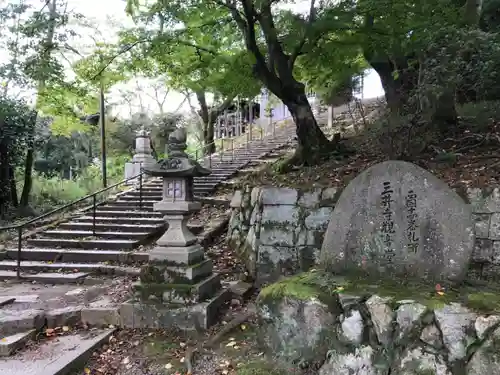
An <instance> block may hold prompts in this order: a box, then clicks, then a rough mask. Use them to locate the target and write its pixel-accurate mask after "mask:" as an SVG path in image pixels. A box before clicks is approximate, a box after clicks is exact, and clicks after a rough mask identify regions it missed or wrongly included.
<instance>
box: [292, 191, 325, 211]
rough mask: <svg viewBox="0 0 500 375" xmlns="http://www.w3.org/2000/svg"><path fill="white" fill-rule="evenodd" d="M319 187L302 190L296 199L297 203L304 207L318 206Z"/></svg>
mask: <svg viewBox="0 0 500 375" xmlns="http://www.w3.org/2000/svg"><path fill="white" fill-rule="evenodd" d="M320 195H321V189H315V190H312V191H307V192H303V193H302V194H301V195H300V197H299V200H298V203H297V204H298V205H299V206H300V207H304V208H315V207H318V206H319V199H320Z"/></svg>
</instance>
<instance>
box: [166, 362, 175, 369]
mask: <svg viewBox="0 0 500 375" xmlns="http://www.w3.org/2000/svg"><path fill="white" fill-rule="evenodd" d="M172 367H174V366H172V364H171V363H167V364H166V365H165V368H166V369H167V370H170V369H171V368H172Z"/></svg>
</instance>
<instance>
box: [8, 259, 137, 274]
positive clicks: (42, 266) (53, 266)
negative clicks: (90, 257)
mask: <svg viewBox="0 0 500 375" xmlns="http://www.w3.org/2000/svg"><path fill="white" fill-rule="evenodd" d="M16 269H17V262H16V261H9V260H3V261H0V277H1V275H2V271H15V270H16ZM21 270H22V272H39V273H38V275H40V274H41V272H44V273H46V274H49V273H50V272H58V273H60V272H69V273H66V274H64V275H74V274H76V273H85V274H91V273H94V274H95V273H98V274H106V275H114V276H139V273H140V271H141V270H140V268H138V267H137V268H136V267H120V266H113V265H109V264H99V263H60V262H56V263H46V262H42V261H24V262H21ZM34 275H36V274H34ZM47 277H48V276H47Z"/></svg>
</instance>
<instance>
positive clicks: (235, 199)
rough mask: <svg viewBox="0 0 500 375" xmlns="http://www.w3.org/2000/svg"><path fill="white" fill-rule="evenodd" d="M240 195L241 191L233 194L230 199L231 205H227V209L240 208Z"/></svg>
mask: <svg viewBox="0 0 500 375" xmlns="http://www.w3.org/2000/svg"><path fill="white" fill-rule="evenodd" d="M241 198H242V193H241V190H236V191H235V192H234V195H233V198H232V199H231V203H229V207H231V208H240V207H241V202H242V199H241Z"/></svg>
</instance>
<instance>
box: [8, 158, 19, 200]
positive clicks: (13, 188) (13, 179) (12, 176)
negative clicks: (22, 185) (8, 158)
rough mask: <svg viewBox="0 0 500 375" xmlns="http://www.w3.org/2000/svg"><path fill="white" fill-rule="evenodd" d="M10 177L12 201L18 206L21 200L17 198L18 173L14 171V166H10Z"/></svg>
mask: <svg viewBox="0 0 500 375" xmlns="http://www.w3.org/2000/svg"><path fill="white" fill-rule="evenodd" d="M9 179H10V201H11V202H12V206H13V207H15V208H17V207H18V206H19V201H18V198H17V186H16V175H15V173H14V167H13V166H12V165H10V166H9Z"/></svg>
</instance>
